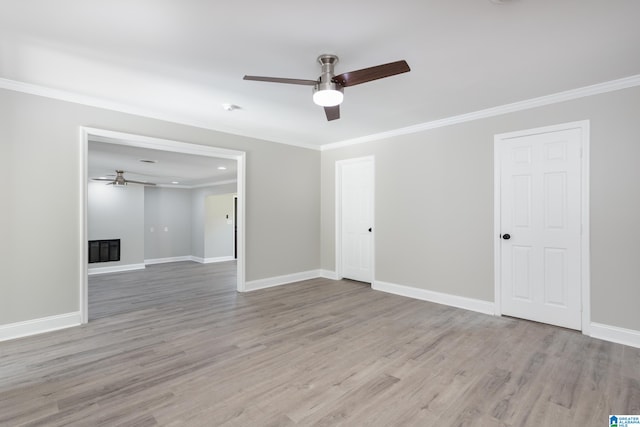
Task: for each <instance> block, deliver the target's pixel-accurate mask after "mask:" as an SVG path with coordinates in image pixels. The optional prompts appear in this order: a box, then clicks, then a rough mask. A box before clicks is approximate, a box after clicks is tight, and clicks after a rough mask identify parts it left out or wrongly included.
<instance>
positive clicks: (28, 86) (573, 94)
mask: <svg viewBox="0 0 640 427" xmlns="http://www.w3.org/2000/svg"><path fill="white" fill-rule="evenodd" d="M636 86H640V74H636V75H633V76H629V77H624V78H621V79H617V80H611V81H607V82H603V83H597V84H594V85H590V86H584V87H580V88H577V89H571V90H567V91H564V92H558V93H554V94H551V95H545V96H541V97H538V98H531V99H527V100H524V101H518V102H514V103H511V104H505V105H500V106H497V107H491V108H486V109H484V110H478V111H474V112H471V113H465V114H460V115H457V116H451V117H445V118H442V119H438V120H433V121H430V122H424V123H419V124H417V125H412V126H407V127H403V128H399V129H393V130H390V131H386V132H380V133H375V134H371V135H365V136H361V137H358V138H352V139H346V140H343V141H337V142H332V143H328V144H323V145H320V146H318V145H313V144H303V143H291V142H285V141H275V140H269V139H264V138H259V139H262V140H264V141H269V142H273V143H277V144H285V145H291V146H294V147H299V148H306V149H310V150H315V151H318V150H319V151H326V150H335V149H337V148H342V147H347V146H350V145H357V144H364V143H367V142H373V141H379V140H382V139H388V138H393V137H396V136H401V135H409V134H412V133H419V132H424V131H426V130H430V129H437V128H441V127H446V126H451V125H455V124H459V123H465V122H470V121H473V120H479V119H486V118H489V117H495V116H500V115H503V114H508V113H514V112H517V111H523V110H528V109H531V108H536V107H542V106H545V105H551V104H557V103H560V102H565V101H571V100H574V99H579V98H584V97H587V96H592V95H599V94H603V93H608V92H614V91H616V90H621V89H628V88H632V87H636ZM0 88H1V89H7V90H12V91H16V92H22V93H28V94H31V95H37V96H43V97H46V98H52V99H58V100H61V101H67V102H73V103H75V104H82V105H87V106H90V107H97V108H103V109H106V110H112V111H118V112H121V113H127V114H133V115H136V116H142V117H148V118H152V119H156V120H162V121H166V122H171V123H177V124H182V125H187V126H193V127H197V128H202V129H208V130H212V131H216V132H224V133H228V134H232V135H238V136H244V137H247V138H253V139H258V138H257V137H255V136H253V135H249V134H246V133H243V132H241V131H240V130H238V129H231V128H224V127H223V126H219V127H213V126H211V125H210V124H207V123H203V122H200V121H197V120H187V119H185V118H183V117H177V116H173V115H171V114H166V113H160V112H158V111H152V110H149V109H144V108H139V107H134V106H131V105H126V104H123V103H118V102H113V101H109V100H106V99H102V98H97V97H92V96H87V95H81V94H78V93H74V92H69V91H65V90H60V89H53V88H49V87H45V86H40V85H35V84H32V83H25V82H20V81H16V80H10V79H5V78H0Z"/></svg>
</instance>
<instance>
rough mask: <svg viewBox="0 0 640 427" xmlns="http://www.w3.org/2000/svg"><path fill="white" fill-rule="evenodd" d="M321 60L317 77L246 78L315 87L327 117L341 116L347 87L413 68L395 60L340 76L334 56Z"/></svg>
mask: <svg viewBox="0 0 640 427" xmlns="http://www.w3.org/2000/svg"><path fill="white" fill-rule="evenodd" d="M318 62H320V65H321V66H322V74H320V77H318V79H317V80H304V79H286V78H280V77H261V76H244V78H243V79H244V80H255V81H259V82H273V83H288V84H294V85H306V86H313V102H315V103H316V104H318V105H320V106H322V107H324V112H325V114H326V116H327V120H329V121H331V120H336V119H339V118H340V103H341V102H342V100H343V98H344V94H343V92H344V88H345V87H348V86H355V85H359V84H361V83H367V82H370V81H372V80H378V79H382V78H384V77H391V76H395V75H396V74H401V73H406V72H408V71H411V69H410V68H409V64H407V61H404V60H402V61H396V62H390V63H388V64H382V65H376V66H375V67H369V68H363V69H362V70H357V71H349V72H347V73H342V74H340V75H337V76H336V75H335V74H334V72H333V67H334V66H335V65H336V64H337V63H338V57H337V56H335V55H328V54H325V55H320V56H319V57H318Z"/></svg>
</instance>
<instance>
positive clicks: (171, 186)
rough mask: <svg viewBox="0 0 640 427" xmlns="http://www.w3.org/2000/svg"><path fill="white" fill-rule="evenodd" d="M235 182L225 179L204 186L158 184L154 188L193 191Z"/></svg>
mask: <svg viewBox="0 0 640 427" xmlns="http://www.w3.org/2000/svg"><path fill="white" fill-rule="evenodd" d="M237 182H238V180H237V179H227V180H224V181H217V182H207V183H204V184H197V185H180V184H158V185H156V188H179V189H184V190H194V189H197V188H205V187H215V186H218V185H226V184H236V183H237Z"/></svg>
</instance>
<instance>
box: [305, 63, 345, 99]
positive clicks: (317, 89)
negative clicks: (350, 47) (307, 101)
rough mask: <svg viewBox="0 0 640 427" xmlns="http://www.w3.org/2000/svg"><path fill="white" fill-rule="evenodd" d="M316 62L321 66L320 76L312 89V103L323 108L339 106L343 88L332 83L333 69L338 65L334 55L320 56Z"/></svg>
mask: <svg viewBox="0 0 640 427" xmlns="http://www.w3.org/2000/svg"><path fill="white" fill-rule="evenodd" d="M318 62H320V65H321V66H322V74H320V78H319V79H318V83H316V85H315V86H314V87H313V101H314V102H315V103H316V104H318V105H322V106H324V107H333V106H336V105H340V103H341V102H342V100H343V94H344V87H342V85H341V84H339V83H336V82H334V81H333V77H334V76H335V74H334V71H333V67H334V66H335V65H336V64H337V63H338V57H337V56H335V55H320V56H319V57H318Z"/></svg>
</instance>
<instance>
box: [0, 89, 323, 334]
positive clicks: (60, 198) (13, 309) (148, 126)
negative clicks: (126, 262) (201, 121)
mask: <svg viewBox="0 0 640 427" xmlns="http://www.w3.org/2000/svg"><path fill="white" fill-rule="evenodd" d="M0 112H2V113H3V115H2V119H1V120H0V135H1V136H2V141H0V145H2V156H1V158H0V170H2V171H3V173H4V174H5V176H9V177H10V182H9V185H3V186H1V187H0V188H1V189H0V192H1V193H0V200H2V204H3V209H2V210H9V212H7V213H4V214H3V215H4V216H6V218H3V219H6V221H5V222H3V223H2V239H3V245H4V246H5V247H8V248H10V251H9V253H8V254H6V256H3V257H2V258H1V259H0V283H2V286H0V325H3V324H9V323H13V322H19V321H24V320H30V319H37V318H42V317H45V316H51V315H56V314H63V313H70V312H77V311H78V310H79V305H80V302H79V288H80V280H81V277H80V271H81V267H82V265H81V263H82V257H83V254H82V253H81V252H82V248H81V244H80V237H81V230H82V218H81V214H80V213H81V210H80V206H81V200H82V199H81V194H80V190H79V189H80V188H81V179H82V175H81V172H80V165H81V162H82V161H81V149H80V147H81V145H80V138H79V134H80V133H79V126H83V125H84V126H90V127H95V128H101V129H109V130H116V131H120V132H127V133H133V134H140V135H147V136H152V137H158V138H165V139H171V140H176V141H182V142H188V143H194V144H202V145H208V146H215V147H221V148H230V149H234V150H242V151H245V152H247V182H246V185H247V200H246V202H247V203H246V205H247V206H246V207H247V213H246V236H247V237H246V243H247V245H246V278H247V280H256V279H262V278H267V277H273V276H278V275H284V274H291V273H296V272H301V271H308V270H312V269H317V268H319V267H320V252H319V248H320V242H319V236H320V216H319V212H320V195H319V191H320V183H319V176H320V153H319V152H317V151H313V150H308V149H302V148H296V147H292V146H286V145H282V144H274V143H270V142H268V141H262V140H257V139H252V138H247V137H241V136H236V135H229V134H224V133H221V132H215V131H210V130H206V129H201V128H195V127H190V126H185V125H178V124H174V123H168V122H163V121H159V120H154V119H148V118H143V117H138V116H133V115H129V114H124V113H118V112H114V111H108V110H103V109H99V108H94V107H87V106H82V105H77V104H73V103H69V102H64V101H58V100H54V99H48V98H44V97H39V96H35V95H28V94H24V93H19V92H13V91H9V90H4V89H2V90H0ZM274 171H275V172H274ZM34 242H38V243H39V244H42V245H44V246H45V247H52V248H56V250H54V251H52V252H51V253H50V256H47V257H43V258H41V259H38V268H33V265H34V252H33V244H34Z"/></svg>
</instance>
